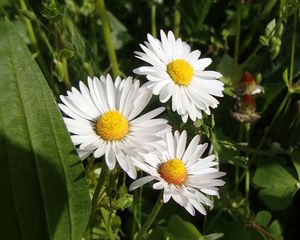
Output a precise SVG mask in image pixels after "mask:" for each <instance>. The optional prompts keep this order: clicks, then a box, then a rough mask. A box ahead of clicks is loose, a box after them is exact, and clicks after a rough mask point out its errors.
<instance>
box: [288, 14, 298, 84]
mask: <svg viewBox="0 0 300 240" xmlns="http://www.w3.org/2000/svg"><path fill="white" fill-rule="evenodd" d="M297 17H298V11H297V10H296V11H295V13H294V24H293V36H292V50H291V63H290V74H289V83H290V86H292V84H293V74H294V62H295V48H296V35H297Z"/></svg>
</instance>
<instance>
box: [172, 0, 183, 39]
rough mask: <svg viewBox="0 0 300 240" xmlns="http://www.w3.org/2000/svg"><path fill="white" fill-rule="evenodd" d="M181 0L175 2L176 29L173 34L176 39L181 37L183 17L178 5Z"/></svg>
mask: <svg viewBox="0 0 300 240" xmlns="http://www.w3.org/2000/svg"><path fill="white" fill-rule="evenodd" d="M179 2H180V0H175V5H174V28H173V32H174V35H175V37H178V36H179V32H180V20H181V15H180V12H179V11H178V4H179Z"/></svg>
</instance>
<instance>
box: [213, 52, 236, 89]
mask: <svg viewBox="0 0 300 240" xmlns="http://www.w3.org/2000/svg"><path fill="white" fill-rule="evenodd" d="M232 65H233V58H232V57H230V56H229V55H228V54H224V55H223V57H222V59H221V61H220V62H219V64H218V66H217V71H218V72H220V73H222V74H223V77H222V78H221V81H222V82H224V83H225V84H227V85H228V84H231V77H232ZM241 76H242V69H241V67H240V66H238V68H237V78H238V79H240V78H241Z"/></svg>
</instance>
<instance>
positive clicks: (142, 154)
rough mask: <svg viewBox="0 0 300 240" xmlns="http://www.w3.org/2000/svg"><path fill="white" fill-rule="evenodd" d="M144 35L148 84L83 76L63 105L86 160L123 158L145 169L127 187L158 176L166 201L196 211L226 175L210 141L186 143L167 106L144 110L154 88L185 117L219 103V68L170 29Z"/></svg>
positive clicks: (132, 169) (111, 164)
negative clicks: (208, 151)
mask: <svg viewBox="0 0 300 240" xmlns="http://www.w3.org/2000/svg"><path fill="white" fill-rule="evenodd" d="M147 39H148V41H145V42H144V44H141V45H140V47H141V49H142V52H136V57H137V58H139V59H141V60H143V61H144V62H145V63H147V65H146V66H141V67H139V68H136V69H134V73H136V74H139V75H145V76H146V78H147V80H148V81H147V82H146V83H145V84H143V85H141V83H140V81H139V80H136V79H133V78H132V77H128V78H126V79H121V78H120V77H117V78H116V79H115V80H113V79H112V78H111V76H110V75H107V76H100V78H98V77H88V79H87V85H86V84H84V83H83V82H80V83H79V90H78V89H76V88H74V87H73V88H72V89H71V91H68V92H67V96H61V97H60V98H61V101H62V103H60V104H59V107H60V109H61V110H62V112H63V113H64V114H65V117H64V121H65V124H66V126H67V128H68V131H69V132H70V134H71V139H72V141H73V143H74V145H75V147H76V150H77V152H78V154H79V156H80V158H81V159H82V160H84V159H86V158H87V157H88V156H89V155H93V156H94V157H95V158H101V157H104V159H105V162H106V164H107V166H108V168H109V169H110V170H112V169H114V168H115V166H116V163H118V165H119V166H120V167H121V169H123V170H124V171H125V172H126V173H127V174H128V175H129V176H130V177H131V178H133V179H135V178H136V177H137V170H136V169H140V170H142V171H143V172H145V174H146V175H145V176H144V177H142V178H140V179H137V180H136V181H134V182H133V183H132V184H131V185H130V186H129V189H130V190H132V191H133V190H135V189H137V188H138V187H140V186H142V185H144V184H146V183H148V182H150V181H155V183H154V184H153V188H154V189H158V190H163V201H164V202H165V203H166V202H168V201H169V200H170V199H171V198H173V199H174V200H175V201H176V202H177V203H178V204H180V205H181V206H183V207H184V208H186V210H187V211H188V212H189V213H190V214H192V215H194V214H195V209H196V210H198V211H199V212H200V213H202V214H206V210H205V208H204V205H206V206H209V207H213V202H212V201H211V199H210V198H208V197H207V195H217V196H218V187H219V186H222V185H224V181H222V180H220V179H219V178H220V177H222V176H224V175H225V173H223V172H220V171H219V170H218V168H217V167H216V166H217V165H218V162H217V161H216V159H215V156H214V155H208V156H206V157H203V155H204V153H205V151H206V149H207V146H208V144H207V143H205V144H201V143H200V136H199V135H196V136H195V137H194V138H193V139H192V141H191V142H190V143H187V133H186V131H183V132H181V133H180V132H178V131H175V132H174V133H172V127H171V126H170V125H169V124H168V121H167V120H166V119H164V118H159V117H158V116H159V115H160V114H161V113H162V112H163V111H164V110H165V107H159V108H156V109H153V110H152V111H150V112H146V113H145V112H144V111H143V110H144V109H145V107H146V106H147V105H148V104H149V101H150V100H151V98H152V95H153V94H154V95H158V96H159V100H160V102H162V103H166V102H168V101H169V100H170V102H171V105H172V110H173V111H174V112H177V113H178V114H179V115H180V116H181V118H182V120H183V122H187V121H188V119H190V120H191V121H196V120H197V119H201V118H202V116H203V113H205V114H208V115H209V114H210V113H211V108H216V107H217V105H218V103H219V102H218V100H217V99H216V98H215V97H222V96H223V94H222V91H223V90H224V87H223V83H222V82H221V81H219V80H218V79H219V78H220V77H221V76H222V75H221V74H220V73H218V72H215V71H207V70H205V68H206V67H208V66H209V65H210V64H211V62H212V61H211V59H210V58H200V51H198V50H195V51H191V48H190V46H189V45H188V44H187V43H186V42H184V41H182V40H181V38H177V39H176V38H175V37H174V35H173V33H172V32H171V31H169V32H168V33H167V34H165V32H163V31H161V32H160V40H159V39H156V38H154V37H153V36H151V35H150V34H148V35H147ZM142 112H143V114H142Z"/></svg>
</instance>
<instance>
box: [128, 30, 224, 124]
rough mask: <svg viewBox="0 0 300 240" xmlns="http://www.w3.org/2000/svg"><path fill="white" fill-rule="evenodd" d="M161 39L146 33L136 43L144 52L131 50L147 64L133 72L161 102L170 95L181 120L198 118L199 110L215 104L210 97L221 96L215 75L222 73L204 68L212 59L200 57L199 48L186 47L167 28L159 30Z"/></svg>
mask: <svg viewBox="0 0 300 240" xmlns="http://www.w3.org/2000/svg"><path fill="white" fill-rule="evenodd" d="M160 37H161V40H158V39H156V38H153V37H152V36H151V35H150V34H148V35H147V38H148V42H144V45H143V44H140V46H141V48H142V50H143V51H144V52H135V53H136V57H137V58H139V59H141V60H143V61H145V62H147V63H149V64H150V65H151V66H143V67H139V68H136V69H135V70H134V73H136V74H141V75H146V77H147V79H148V80H149V82H148V83H147V86H148V88H150V89H151V90H152V92H153V94H155V95H159V100H160V101H161V102H163V103H164V102H167V101H168V100H169V99H170V98H172V110H173V111H177V113H178V114H179V115H181V117H182V120H183V121H184V122H186V121H187V119H188V117H190V119H191V120H192V121H196V119H199V118H202V111H204V112H205V113H206V114H208V115H209V114H210V107H211V108H216V107H217V105H218V104H219V102H218V100H217V99H216V98H215V97H214V96H216V97H222V96H223V94H222V91H223V90H224V87H223V83H222V82H221V81H219V80H217V79H218V78H220V77H222V74H220V73H218V72H215V71H205V70H204V69H205V68H206V67H207V66H209V65H210V64H211V62H212V60H211V59H210V58H202V59H199V57H200V51H198V50H195V51H191V48H190V46H189V45H188V44H187V43H186V42H184V41H182V40H181V38H177V39H175V37H174V34H173V33H172V32H171V31H169V32H168V35H166V34H165V33H164V32H163V31H162V30H161V31H160Z"/></svg>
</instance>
